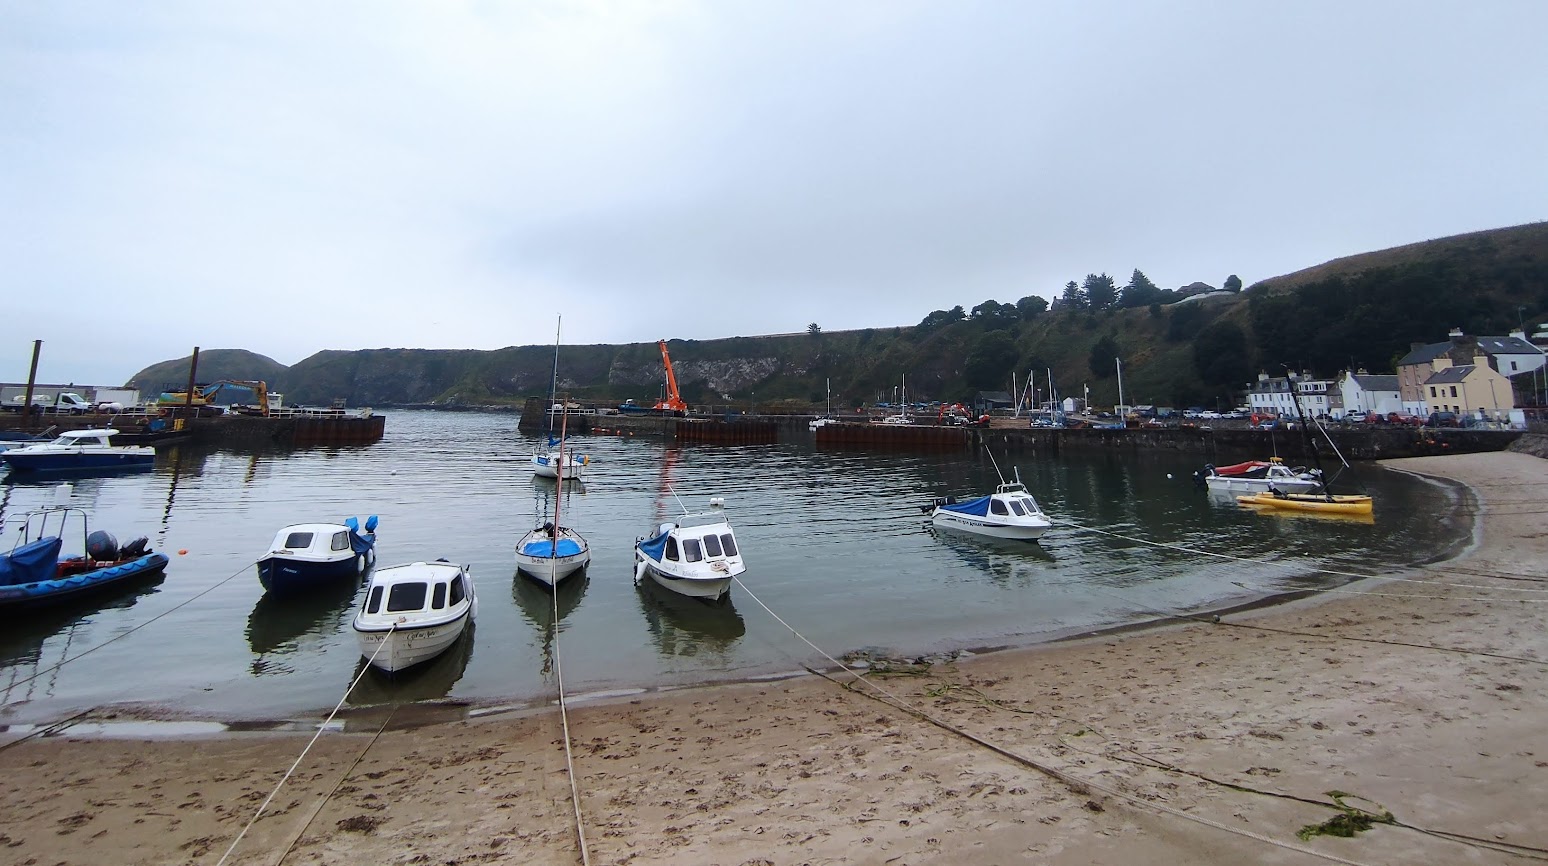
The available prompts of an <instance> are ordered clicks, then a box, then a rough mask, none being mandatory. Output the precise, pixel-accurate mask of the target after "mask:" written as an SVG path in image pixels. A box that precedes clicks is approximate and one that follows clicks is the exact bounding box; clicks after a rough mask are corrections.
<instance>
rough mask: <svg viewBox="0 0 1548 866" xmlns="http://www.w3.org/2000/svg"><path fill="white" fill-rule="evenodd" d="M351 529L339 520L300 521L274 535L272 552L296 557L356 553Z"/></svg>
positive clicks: (340, 556) (336, 556)
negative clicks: (337, 521)
mask: <svg viewBox="0 0 1548 866" xmlns="http://www.w3.org/2000/svg"><path fill="white" fill-rule="evenodd" d="M349 536H350V529H349V527H347V526H343V525H341V524H337V523H300V524H296V525H295V526H287V527H285V528H284V529H281V530H280V531H279V532H278V533H276V534H275V536H274V543H273V544H271V545H269V552H270V553H271V554H277V555H279V556H286V557H291V558H295V559H313V560H331V559H345V558H348V557H352V556H354V555H355V549H354V545H353V544H351V543H350V537H349Z"/></svg>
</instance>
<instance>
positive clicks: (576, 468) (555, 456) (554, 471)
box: [532, 441, 591, 481]
mask: <svg viewBox="0 0 1548 866" xmlns="http://www.w3.org/2000/svg"><path fill="white" fill-rule="evenodd" d="M557 444H558V443H556V442H552V441H551V442H550V448H552V449H553V450H546V449H539V450H538V451H537V452H535V453H534V454H533V455H532V474H533V475H536V476H537V477H539V478H553V479H558V478H559V473H560V472H561V471H562V472H563V473H564V477H565V478H566V479H569V480H572V481H579V480H580V477H581V472H582V471H584V470H585V468H586V466H587V465H588V464H590V463H591V458H590V457H588V456H587V455H585V454H573V453H570V452H567V451H562V449H560V448H557V447H554V446H555V445H557Z"/></svg>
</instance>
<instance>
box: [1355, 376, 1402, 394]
mask: <svg viewBox="0 0 1548 866" xmlns="http://www.w3.org/2000/svg"><path fill="white" fill-rule="evenodd" d="M1349 378H1351V379H1353V380H1355V383H1356V384H1358V385H1359V386H1360V390H1362V391H1396V390H1398V377H1397V376H1395V375H1387V374H1384V373H1379V374H1375V375H1372V374H1370V373H1355V374H1353V375H1351V376H1350V377H1349Z"/></svg>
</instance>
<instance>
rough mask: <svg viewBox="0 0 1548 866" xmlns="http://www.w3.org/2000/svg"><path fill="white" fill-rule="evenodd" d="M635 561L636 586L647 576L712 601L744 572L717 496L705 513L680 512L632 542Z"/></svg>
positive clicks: (680, 592)
mask: <svg viewBox="0 0 1548 866" xmlns="http://www.w3.org/2000/svg"><path fill="white" fill-rule="evenodd" d="M634 562H635V570H634V582H635V583H639V582H640V581H641V580H643V579H644V578H645V577H647V576H649V577H650V578H651V579H652V580H654V581H655V582H656V583H658V584H660V585H661V586H662V587H665V588H666V589H669V590H671V591H673V592H675V593H678V594H680V595H686V596H690V597H692V598H702V599H707V600H711V601H713V600H717V599H720V598H722V597H723V596H725V594H726V593H728V592H730V591H731V579H732V578H734V577H736V576H737V575H739V574H741V573H742V572H744V571H746V570H747V566H746V564H744V563H743V561H742V552H741V550H740V549H738V547H737V544H736V535H735V534H734V533H732V531H731V523H730V521H728V520H727V519H726V512H725V500H724V499H722V498H720V497H719V496H716V497H713V498H712V499H710V508H709V510H708V511H702V512H699V513H696V514H684V515H682V516H681V517H679V518H677V519H676V520H675V521H668V522H665V523H662V524H661V525H660V526H659V527H657V529H656V534H655V535H652V536H650V537H648V538H647V537H643V536H642V537H640V538H638V539H636V540H635V542H634Z"/></svg>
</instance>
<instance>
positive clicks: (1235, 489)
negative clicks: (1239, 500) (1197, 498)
mask: <svg viewBox="0 0 1548 866" xmlns="http://www.w3.org/2000/svg"><path fill="white" fill-rule="evenodd" d="M1204 485H1205V486H1206V487H1208V488H1209V489H1210V491H1211V492H1214V493H1267V492H1269V489H1270V488H1272V489H1274V490H1282V491H1284V492H1285V493H1310V492H1312V491H1313V490H1316V489H1317V488H1319V487H1321V486H1322V482H1320V481H1314V480H1311V479H1306V478H1233V477H1231V476H1229V475H1210V476H1208V477H1206V478H1205V479H1204Z"/></svg>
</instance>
